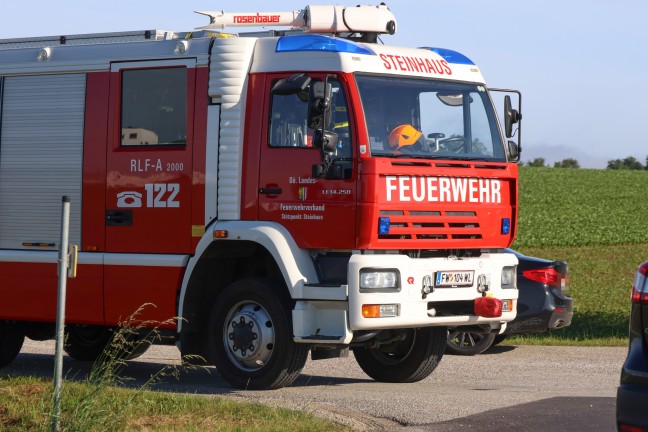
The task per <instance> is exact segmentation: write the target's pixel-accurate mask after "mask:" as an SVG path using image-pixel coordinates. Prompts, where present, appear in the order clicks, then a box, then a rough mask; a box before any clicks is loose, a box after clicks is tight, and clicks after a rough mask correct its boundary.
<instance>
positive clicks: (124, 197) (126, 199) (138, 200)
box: [117, 191, 142, 208]
mask: <svg viewBox="0 0 648 432" xmlns="http://www.w3.org/2000/svg"><path fill="white" fill-rule="evenodd" d="M117 207H121V208H124V207H126V208H128V207H142V194H141V193H139V192H133V191H125V192H120V193H118V194H117Z"/></svg>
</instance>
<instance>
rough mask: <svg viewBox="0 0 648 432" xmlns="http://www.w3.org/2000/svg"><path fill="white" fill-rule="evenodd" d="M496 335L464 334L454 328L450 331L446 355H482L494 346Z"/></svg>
mask: <svg viewBox="0 0 648 432" xmlns="http://www.w3.org/2000/svg"><path fill="white" fill-rule="evenodd" d="M495 336H497V335H496V334H495V333H470V332H462V331H461V330H460V329H458V328H456V327H454V328H451V329H450V330H449V331H448V341H447V342H446V353H447V354H454V355H464V356H473V355H476V354H481V353H483V352H484V351H486V350H487V349H488V348H490V347H491V345H493V341H494V340H495Z"/></svg>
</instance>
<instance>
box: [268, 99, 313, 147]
mask: <svg viewBox="0 0 648 432" xmlns="http://www.w3.org/2000/svg"><path fill="white" fill-rule="evenodd" d="M304 99H305V100H304ZM270 112H271V118H270V138H269V141H270V142H269V144H270V147H311V143H310V140H309V136H308V128H307V126H306V120H307V115H308V94H306V95H305V97H304V95H273V96H272V110H271V111H270Z"/></svg>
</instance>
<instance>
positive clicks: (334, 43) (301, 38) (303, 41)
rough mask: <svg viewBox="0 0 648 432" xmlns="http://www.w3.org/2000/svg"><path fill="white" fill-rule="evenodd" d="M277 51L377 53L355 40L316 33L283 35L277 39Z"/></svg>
mask: <svg viewBox="0 0 648 432" xmlns="http://www.w3.org/2000/svg"><path fill="white" fill-rule="evenodd" d="M275 51H276V52H297V51H327V52H340V53H351V54H366V55H375V54H374V52H373V51H371V50H370V49H369V48H366V47H364V46H361V45H359V44H357V43H355V42H352V41H349V40H346V39H340V38H335V37H329V36H322V35H316V34H308V35H298V36H282V37H280V38H279V40H278V41H277V48H276V49H275Z"/></svg>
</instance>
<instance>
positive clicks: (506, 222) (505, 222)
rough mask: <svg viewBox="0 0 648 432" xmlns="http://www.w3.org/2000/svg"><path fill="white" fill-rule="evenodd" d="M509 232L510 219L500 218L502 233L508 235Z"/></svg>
mask: <svg viewBox="0 0 648 432" xmlns="http://www.w3.org/2000/svg"><path fill="white" fill-rule="evenodd" d="M510 233H511V219H510V218H502V235H508V234H510Z"/></svg>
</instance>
